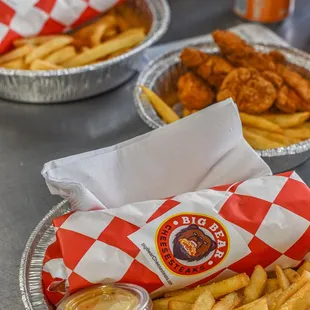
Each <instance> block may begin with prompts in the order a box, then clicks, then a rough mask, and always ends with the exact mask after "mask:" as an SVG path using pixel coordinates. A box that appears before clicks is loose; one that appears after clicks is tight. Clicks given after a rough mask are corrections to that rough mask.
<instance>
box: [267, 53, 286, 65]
mask: <svg viewBox="0 0 310 310" xmlns="http://www.w3.org/2000/svg"><path fill="white" fill-rule="evenodd" d="M268 55H269V56H270V57H271V58H272V60H273V61H274V62H275V63H280V64H285V63H286V59H285V56H284V55H283V54H282V53H281V52H279V51H276V50H273V51H271V52H269V53H268Z"/></svg>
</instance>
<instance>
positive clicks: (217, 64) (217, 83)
mask: <svg viewBox="0 0 310 310" xmlns="http://www.w3.org/2000/svg"><path fill="white" fill-rule="evenodd" d="M233 69H234V67H233V66H232V65H231V64H230V63H229V62H228V61H227V60H225V59H224V58H222V57H220V56H211V55H210V56H209V58H208V60H207V61H206V62H204V63H203V64H201V65H200V66H199V67H198V68H197V71H196V72H197V74H198V75H199V76H201V77H202V78H203V79H204V80H206V81H207V82H208V83H209V84H210V85H212V86H214V87H215V88H216V89H219V88H220V87H221V85H222V83H223V81H224V79H225V77H226V75H227V74H228V73H229V72H230V71H232V70H233Z"/></svg>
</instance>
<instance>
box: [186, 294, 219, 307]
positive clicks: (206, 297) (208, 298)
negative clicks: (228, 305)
mask: <svg viewBox="0 0 310 310" xmlns="http://www.w3.org/2000/svg"><path fill="white" fill-rule="evenodd" d="M214 304H215V299H214V297H213V295H212V294H211V293H210V292H209V291H208V290H204V291H203V292H202V293H201V294H200V295H199V296H198V298H197V299H196V301H195V303H194V304H193V306H192V308H191V310H211V309H212V307H213V306H214Z"/></svg>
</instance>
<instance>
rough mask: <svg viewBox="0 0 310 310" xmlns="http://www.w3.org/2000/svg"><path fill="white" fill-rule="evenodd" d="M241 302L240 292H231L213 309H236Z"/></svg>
mask: <svg viewBox="0 0 310 310" xmlns="http://www.w3.org/2000/svg"><path fill="white" fill-rule="evenodd" d="M240 303H241V298H240V297H239V295H238V293H236V292H234V293H230V294H228V295H226V296H225V297H224V298H222V299H221V300H220V301H219V302H217V304H216V305H215V306H214V307H213V308H212V310H232V309H235V307H237V306H238V305H239V304H240Z"/></svg>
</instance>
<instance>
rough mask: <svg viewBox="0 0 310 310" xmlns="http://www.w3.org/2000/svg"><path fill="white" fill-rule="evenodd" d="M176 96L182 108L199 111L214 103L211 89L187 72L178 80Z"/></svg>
mask: <svg viewBox="0 0 310 310" xmlns="http://www.w3.org/2000/svg"><path fill="white" fill-rule="evenodd" d="M178 94H179V98H180V100H181V102H182V103H183V105H184V107H185V108H187V109H190V110H200V109H203V108H205V107H206V106H208V105H210V104H211V103H213V101H214V93H213V91H212V89H211V88H210V87H209V86H208V85H207V84H206V83H204V82H203V81H202V80H201V79H200V78H199V77H198V76H196V75H195V74H194V73H193V72H187V73H185V74H184V75H182V76H181V77H180V78H179V81H178Z"/></svg>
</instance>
